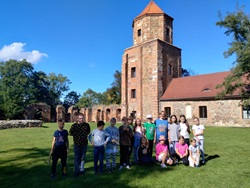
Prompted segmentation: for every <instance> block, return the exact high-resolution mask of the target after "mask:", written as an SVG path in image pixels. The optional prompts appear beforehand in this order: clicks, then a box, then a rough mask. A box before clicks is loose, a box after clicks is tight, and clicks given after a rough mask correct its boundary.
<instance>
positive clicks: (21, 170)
mask: <svg viewBox="0 0 250 188" xmlns="http://www.w3.org/2000/svg"><path fill="white" fill-rule="evenodd" d="M70 126H71V124H69V123H67V124H66V125H65V129H67V130H69V128H70ZM95 127H96V125H95V124H91V130H93V129H95ZM56 129H57V124H56V123H45V124H44V125H43V127H42V128H24V129H8V130H1V131H0V138H1V142H0V187H109V188H111V187H125V188H127V187H145V188H147V187H150V188H152V187H169V186H171V187H192V188H196V187H199V188H200V187H223V188H224V187H227V188H229V187H246V188H247V187H250V157H249V156H250V146H249V143H248V139H247V138H249V135H250V128H229V127H208V126H207V127H206V129H205V153H206V154H207V156H206V159H207V163H206V165H205V166H201V167H200V168H198V169H196V168H191V167H185V166H184V165H182V164H180V165H178V166H171V167H168V169H161V168H160V166H159V165H158V164H156V165H153V166H150V167H142V166H132V169H131V170H130V171H129V170H127V169H123V170H122V171H118V170H117V171H116V172H115V173H112V174H105V173H104V174H103V175H98V176H95V175H93V149H92V147H91V146H89V148H88V153H87V161H86V166H85V169H86V174H85V175H83V176H80V177H78V178H74V177H73V173H74V169H73V168H74V165H73V141H72V137H69V138H70V151H69V155H68V177H67V178H62V177H61V176H60V173H59V172H60V167H61V165H60V164H58V168H57V172H58V176H57V178H56V179H55V180H53V179H51V178H50V170H51V164H47V163H45V162H44V160H48V155H49V151H50V147H51V141H52V137H53V132H54V131H55V130H56ZM118 161H119V157H118V159H117V162H118Z"/></svg>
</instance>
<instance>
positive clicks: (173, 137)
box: [168, 115, 181, 164]
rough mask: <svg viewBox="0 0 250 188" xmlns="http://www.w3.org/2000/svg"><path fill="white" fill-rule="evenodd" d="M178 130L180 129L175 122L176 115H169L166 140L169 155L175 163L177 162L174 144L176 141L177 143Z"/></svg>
mask: <svg viewBox="0 0 250 188" xmlns="http://www.w3.org/2000/svg"><path fill="white" fill-rule="evenodd" d="M180 130H181V129H180V125H179V124H177V117H176V115H171V116H170V124H169V125H168V141H169V150H170V155H171V157H172V158H173V159H174V161H175V164H178V161H177V160H176V152H175V145H176V143H178V140H179V139H178V138H179V136H180Z"/></svg>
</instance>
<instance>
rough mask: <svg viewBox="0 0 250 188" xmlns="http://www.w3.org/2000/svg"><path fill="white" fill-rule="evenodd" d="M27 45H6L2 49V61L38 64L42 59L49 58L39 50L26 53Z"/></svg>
mask: <svg viewBox="0 0 250 188" xmlns="http://www.w3.org/2000/svg"><path fill="white" fill-rule="evenodd" d="M25 45H26V44H25V43H21V42H14V43H12V44H11V45H5V46H4V47H3V48H2V49H0V60H1V61H8V60H10V59H16V60H18V61H20V60H23V59H26V60H27V62H30V63H33V64H35V63H37V62H39V61H40V60H41V59H42V57H48V55H47V54H45V53H41V52H39V51H37V50H32V51H31V52H28V51H24V49H23V47H24V46H25Z"/></svg>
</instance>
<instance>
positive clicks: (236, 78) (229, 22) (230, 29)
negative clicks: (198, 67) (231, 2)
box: [216, 9, 250, 105]
mask: <svg viewBox="0 0 250 188" xmlns="http://www.w3.org/2000/svg"><path fill="white" fill-rule="evenodd" d="M219 18H220V21H218V22H217V23H216V25H218V26H220V27H224V28H226V31H225V34H226V35H227V36H230V35H232V36H233V41H232V42H231V43H229V45H230V48H229V49H228V50H227V51H226V52H224V56H225V58H227V57H229V56H232V55H235V56H236V60H235V62H234V63H233V65H234V66H233V67H232V69H231V73H230V74H229V75H228V76H227V77H226V78H225V80H224V82H223V83H222V84H219V85H218V86H217V88H222V89H223V90H222V92H219V93H218V95H217V96H218V98H224V97H225V96H226V95H228V94H232V93H233V92H234V91H236V90H237V91H240V94H241V96H242V97H243V100H242V101H243V104H244V105H249V104H250V98H249V96H250V95H249V94H250V87H249V86H250V84H249V78H250V74H249V73H250V17H249V16H248V15H247V14H245V13H244V12H243V10H241V9H237V11H236V12H234V13H227V15H226V16H225V17H223V16H222V15H221V13H219Z"/></svg>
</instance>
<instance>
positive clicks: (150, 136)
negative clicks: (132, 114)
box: [144, 114, 155, 157]
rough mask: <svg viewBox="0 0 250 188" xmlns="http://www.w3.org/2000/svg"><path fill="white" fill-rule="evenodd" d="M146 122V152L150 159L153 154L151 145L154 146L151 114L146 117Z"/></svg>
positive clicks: (153, 126) (153, 128)
mask: <svg viewBox="0 0 250 188" xmlns="http://www.w3.org/2000/svg"><path fill="white" fill-rule="evenodd" d="M147 120H148V121H147V122H146V123H144V127H145V130H146V133H145V134H146V138H147V139H148V152H149V156H150V157H152V153H153V144H154V133H155V124H154V122H153V116H152V115H151V114H149V115H147Z"/></svg>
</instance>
